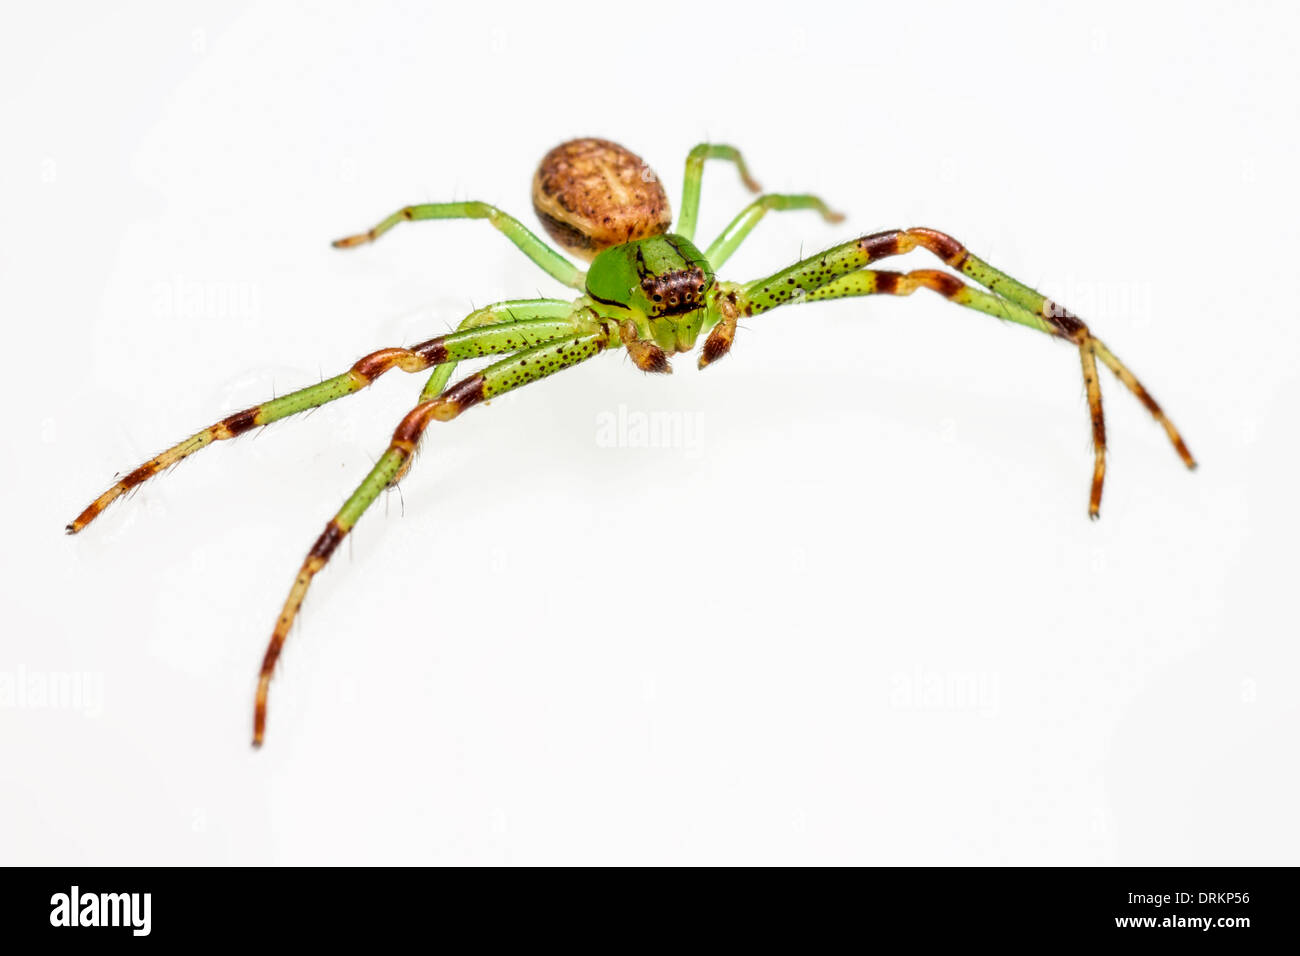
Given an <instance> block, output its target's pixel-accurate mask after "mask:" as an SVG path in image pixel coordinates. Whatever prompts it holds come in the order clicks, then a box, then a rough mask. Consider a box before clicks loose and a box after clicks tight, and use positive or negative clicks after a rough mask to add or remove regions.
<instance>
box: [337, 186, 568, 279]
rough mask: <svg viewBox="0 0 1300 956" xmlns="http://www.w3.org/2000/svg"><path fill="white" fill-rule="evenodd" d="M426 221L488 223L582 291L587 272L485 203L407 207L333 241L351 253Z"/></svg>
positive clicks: (552, 272) (423, 204) (424, 204)
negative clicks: (402, 225)
mask: <svg viewBox="0 0 1300 956" xmlns="http://www.w3.org/2000/svg"><path fill="white" fill-rule="evenodd" d="M423 219H486V220H488V221H489V222H490V223H492V225H493V226H495V227H496V228H497V229H499V230H500V231H501V232H502V233H504V234H505V236H506V238H507V239H509V240H510V241H511V242H513V243H514V244H515V245H516V246H518V247H519V250H520V251H521V252H523V254H524V255H526V256H527V257H528V258H529V259H532V260H533V262H535V263H537V265H539V266H541V267H542V269H544V270H545V271H546V272H548V273H550V274H551V275H552V276H554V277H555V278H556V279H558V280H559V281H560V282H563V283H564V284H565V285H567V286H569V287H571V288H574V289H579V290H581V289H582V288H583V280H584V279H585V278H586V275H587V274H586V273H585V272H583V271H582V270H581V269H579V268H578V267H577V266H575V265H574V264H573V263H572V262H570V261H569V260H568V259H566V258H564V256H562V255H560V253H558V252H556V251H555V250H554V249H552V248H551V247H550V246H548V245H547V244H546V243H545V242H543V241H542V240H541V239H539V238H537V236H536V235H534V234H533V233H532V232H530V231H529V230H528V227H527V226H525V225H524V224H523V223H522V222H520V221H519V220H518V219H516V218H515V217H514V216H511V215H510V214H508V213H505V212H502V211H501V210H500V209H498V208H497V207H496V206H492V205H489V204H488V203H485V202H431V203H420V204H419V205H416V206H404V207H402V208H401V209H399V210H397V212H395V213H393V214H392V215H391V216H389V217H388V218H387V219H385V220H383V221H382V222H380V223H379V224H378V225H376V226H375V227H374V228H372V229H370V230H368V231H366V232H361V233H357V234H356V235H355V236H345V237H344V238H342V239H336V240H334V246H335V247H336V248H338V249H350V248H352V247H353V246H359V245H362V244H364V243H367V242H373V241H374V240H376V239H378V238H379V237H380V236H382V235H383V234H384V233H386V232H387V231H388V230H389V229H392V228H393V227H394V226H396V225H397V224H398V223H399V222H414V221H416V220H423Z"/></svg>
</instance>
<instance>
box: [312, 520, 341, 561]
mask: <svg viewBox="0 0 1300 956" xmlns="http://www.w3.org/2000/svg"><path fill="white" fill-rule="evenodd" d="M342 540H343V529H342V528H340V527H339V524H338V522H337V521H331V522H330V523H329V524H327V525H326V526H325V530H324V531H323V532H321V536H320V537H319V538H317V539H316V543H315V544H313V545H312V546H311V551H310V552H308V554H307V559H308V560H311V559H312V558H320V559H321V560H322V561H328V560H329V559H330V555H331V554H333V553H334V549H335V548H337V547H338V546H339V542H340V541H342Z"/></svg>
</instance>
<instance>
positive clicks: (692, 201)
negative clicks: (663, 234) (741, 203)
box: [673, 143, 762, 239]
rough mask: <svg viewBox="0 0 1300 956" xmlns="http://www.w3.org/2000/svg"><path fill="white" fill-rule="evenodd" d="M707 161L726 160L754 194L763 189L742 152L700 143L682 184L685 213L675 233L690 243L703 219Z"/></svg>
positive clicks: (688, 157)
mask: <svg viewBox="0 0 1300 956" xmlns="http://www.w3.org/2000/svg"><path fill="white" fill-rule="evenodd" d="M706 159H726V160H730V161H731V162H733V163H735V164H736V171H737V172H739V173H740V179H741V181H742V182H744V184H745V186H746V187H747V188H748V189H749V191H750V192H754V193H756V192H758V191H759V190H760V189H761V188H762V187H761V186H759V185H758V183H757V181H755V179H754V177H753V176H751V175H750V174H749V167H748V166H746V165H745V160H744V157H742V156H741V155H740V150H738V149H736V147H734V146H724V145H722V144H721V143H700V144H699V145H698V146H696V147H695V148H694V149H692V150H691V151H690V152H689V153H688V154H687V155H686V178H685V179H684V180H683V181H682V209H681V213H680V214H679V215H678V217H677V225H676V227H675V228H674V229H673V231H674V232H675V233H676V234H677V235H679V236H685V237H686V238H687V239H694V238H695V223H696V220H697V219H699V215H700V183H701V180H703V179H704V161H705V160H706Z"/></svg>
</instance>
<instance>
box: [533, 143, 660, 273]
mask: <svg viewBox="0 0 1300 956" xmlns="http://www.w3.org/2000/svg"><path fill="white" fill-rule="evenodd" d="M533 209H534V211H536V213H537V217H538V218H539V219H540V220H541V221H542V225H543V226H544V227H545V229H546V231H547V233H549V234H550V236H551V238H552V239H554V240H555V241H556V242H557V243H559V244H560V245H561V246H563V247H564V248H565V249H566V250H567V251H569V252H571V253H573V254H574V255H575V256H579V257H580V258H583V259H586V260H588V261H590V260H591V259H593V258H595V256H596V254H597V253H599V252H601V251H602V250H604V249H608V248H610V247H611V246H616V245H619V244H621V243H625V242H632V241H634V240H637V239H646V238H649V237H650V236H658V235H662V234H663V233H665V232H667V231H668V228H669V226H671V225H672V221H673V216H672V210H671V208H670V207H669V205H668V195H667V194H666V193H665V192H664V188H663V186H662V185H661V184H660V182H659V179H658V177H657V176H655V174H654V172H653V170H651V169H650V167H649V166H647V165H646V163H645V161H644V160H642V159H641V157H639V156H637V155H636V154H635V153H633V152H632V151H631V150H628V149H625V148H624V147H622V146H619V145H618V144H617V143H611V142H610V141H609V140H605V139H590V138H588V139H573V140H569V141H568V142H567V143H561V144H560V145H559V146H557V147H555V148H554V149H553V150H551V151H550V152H549V153H547V154H546V155H545V156H544V157H542V162H541V164H540V165H539V166H538V167H537V173H536V175H534V176H533Z"/></svg>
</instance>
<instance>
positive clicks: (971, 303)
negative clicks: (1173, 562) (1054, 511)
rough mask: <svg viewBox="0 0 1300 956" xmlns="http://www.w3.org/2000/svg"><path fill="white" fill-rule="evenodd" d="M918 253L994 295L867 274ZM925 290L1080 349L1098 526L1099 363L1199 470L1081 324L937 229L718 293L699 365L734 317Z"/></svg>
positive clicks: (934, 276) (1152, 405)
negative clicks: (715, 317)
mask: <svg viewBox="0 0 1300 956" xmlns="http://www.w3.org/2000/svg"><path fill="white" fill-rule="evenodd" d="M918 246H919V247H922V248H925V249H927V250H929V251H930V252H932V253H934V254H935V255H937V256H939V257H940V258H941V259H943V260H944V261H945V262H946V263H947V264H948V265H950V266H952V267H953V268H954V269H957V270H958V271H960V272H961V273H962V274H963V275H965V276H967V277H968V278H970V279H973V280H974V281H975V282H978V283H979V284H980V285H983V286H984V287H985V288H987V289H989V290H991V292H992V293H994V294H992V295H990V294H989V293H987V292H983V291H981V290H979V289H974V288H971V287H970V286H968V285H966V283H964V282H962V281H961V280H960V279H958V278H957V277H956V276H952V275H949V274H948V273H946V272H940V271H937V270H929V269H922V270H917V271H914V272H911V273H908V274H906V275H903V274H900V273H896V272H878V271H872V270H866V269H863V268H862V266H864V265H865V264H867V263H870V262H874V261H876V260H878V259H882V258H885V257H887V256H892V255H900V254H902V253H905V252H910V251H911V250H912V249H915V248H917V247H918ZM922 287H925V288H930V289H933V290H934V291H936V292H939V293H940V294H941V295H944V296H945V297H947V298H949V299H951V300H953V301H955V302H957V303H958V304H959V305H964V306H967V307H969V308H972V309H975V310H977V311H980V312H984V313H987V314H989V315H994V316H997V317H999V318H1004V319H1009V320H1011V321H1013V322H1017V323H1019V324H1021V325H1026V326H1028V327H1030V328H1034V329H1037V330H1039V331H1040V332H1046V333H1047V334H1049V335H1052V336H1055V337H1057V338H1062V339H1065V340H1067V341H1069V342H1071V343H1072V344H1073V345H1075V347H1076V348H1078V350H1079V359H1080V363H1081V366H1082V369H1083V377H1084V386H1085V389H1086V391H1087V396H1088V407H1089V412H1090V415H1091V421H1092V435H1093V452H1094V456H1095V461H1094V466H1093V477H1092V488H1091V494H1090V496H1089V502H1088V514H1089V516H1090V517H1092V518H1096V517H1098V515H1099V514H1100V509H1101V492H1102V485H1103V482H1104V480H1105V473H1106V426H1105V418H1104V415H1103V411H1102V403H1101V385H1100V382H1099V381H1098V377H1097V359H1098V358H1100V359H1101V360H1102V362H1103V364H1105V365H1107V366H1108V367H1109V368H1110V369H1111V370H1112V371H1113V372H1115V374H1116V376H1118V377H1119V378H1120V380H1121V381H1122V382H1124V384H1125V385H1126V386H1127V387H1128V388H1129V390H1130V391H1132V392H1133V393H1134V394H1135V395H1136V396H1137V397H1138V398H1139V400H1141V401H1142V403H1143V405H1145V406H1146V408H1147V409H1148V411H1150V412H1151V414H1152V415H1153V416H1154V417H1155V418H1156V420H1157V421H1158V422H1159V423H1160V424H1161V425H1162V426H1163V427H1164V429H1165V431H1166V433H1167V434H1168V436H1169V439H1170V441H1171V442H1172V443H1173V445H1174V448H1175V450H1176V451H1177V452H1178V454H1179V456H1180V457H1181V458H1182V460H1183V462H1184V464H1186V465H1187V467H1188V468H1194V467H1196V461H1195V459H1194V458H1193V457H1192V455H1191V452H1190V451H1188V449H1187V446H1186V444H1185V443H1184V442H1183V440H1182V437H1181V436H1180V435H1179V433H1178V430H1177V429H1176V428H1174V425H1173V423H1172V422H1170V421H1169V419H1168V418H1167V417H1166V416H1165V414H1164V412H1163V411H1162V410H1161V409H1160V406H1159V405H1158V404H1157V403H1156V401H1155V399H1154V398H1152V397H1151V395H1150V393H1149V392H1147V390H1146V389H1145V388H1144V387H1143V386H1142V385H1141V383H1140V382H1138V380H1137V379H1136V378H1135V377H1134V376H1133V374H1132V373H1131V372H1129V370H1128V369H1127V368H1126V367H1125V366H1124V365H1122V364H1121V363H1120V362H1119V360H1118V359H1116V358H1115V356H1114V355H1113V354H1112V353H1111V352H1110V351H1109V350H1108V349H1107V348H1106V347H1105V346H1104V345H1102V344H1101V342H1100V341H1099V340H1098V339H1097V338H1096V337H1094V336H1093V335H1092V333H1091V332H1090V331H1089V329H1088V327H1087V326H1086V325H1085V324H1084V323H1083V322H1082V321H1081V320H1080V319H1079V318H1077V317H1076V316H1074V315H1073V314H1072V313H1070V312H1068V311H1067V310H1065V309H1063V308H1061V307H1060V306H1059V305H1056V304H1055V303H1053V302H1052V301H1051V300H1050V299H1048V298H1047V297H1046V296H1044V295H1042V294H1041V293H1039V292H1037V291H1036V290H1034V289H1032V288H1030V287H1029V286H1026V285H1024V284H1023V283H1021V282H1019V281H1017V280H1015V279H1013V278H1012V277H1010V276H1008V275H1007V274H1006V273H1004V272H1001V271H1000V270H997V269H994V268H993V267H992V266H990V265H989V264H988V263H986V262H984V261H983V260H982V259H979V258H977V257H976V256H974V255H972V254H971V253H970V252H968V251H967V250H966V248H965V247H964V246H962V245H961V243H959V242H958V241H957V240H955V239H953V238H952V237H951V236H947V235H945V234H944V233H941V232H937V231H936V230H933V229H908V230H891V231H889V232H881V233H876V234H874V235H870V236H863V237H861V238H859V239H855V240H851V241H850V242H846V243H843V244H841V245H839V246H835V247H833V248H831V249H828V250H826V251H825V252H824V253H821V254H820V255H817V256H812V257H810V258H808V259H805V260H803V261H802V262H798V263H795V264H794V265H792V266H790V267H788V268H786V269H783V270H781V271H780V272H777V273H774V274H773V275H771V276H768V277H767V278H764V279H759V280H756V281H755V282H751V283H749V284H748V285H745V286H739V287H733V286H727V285H725V284H724V285H721V286H720V288H719V291H718V295H719V297H720V308H719V309H718V311H719V314H720V315H721V321H720V322H719V323H718V324H717V326H715V328H714V329H713V331H712V332H711V333H710V335H709V339H708V340H706V342H705V345H704V350H703V352H702V353H701V361H702V362H703V360H704V359H705V357H706V356H707V357H709V360H710V361H714V360H716V359H717V358H720V357H721V356H722V355H725V354H726V351H727V349H728V348H729V346H730V342H731V337H732V336H734V334H735V321H736V319H735V317H734V316H736V315H755V314H758V313H760V312H765V311H768V310H769V309H773V308H777V307H779V306H781V305H784V304H787V303H789V302H800V301H812V300H816V299H828V298H839V297H842V296H852V295H871V294H874V293H882V294H892V295H909V294H911V292H913V291H915V290H916V289H918V288H922ZM729 313H730V314H729ZM715 339H716V341H715Z"/></svg>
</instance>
